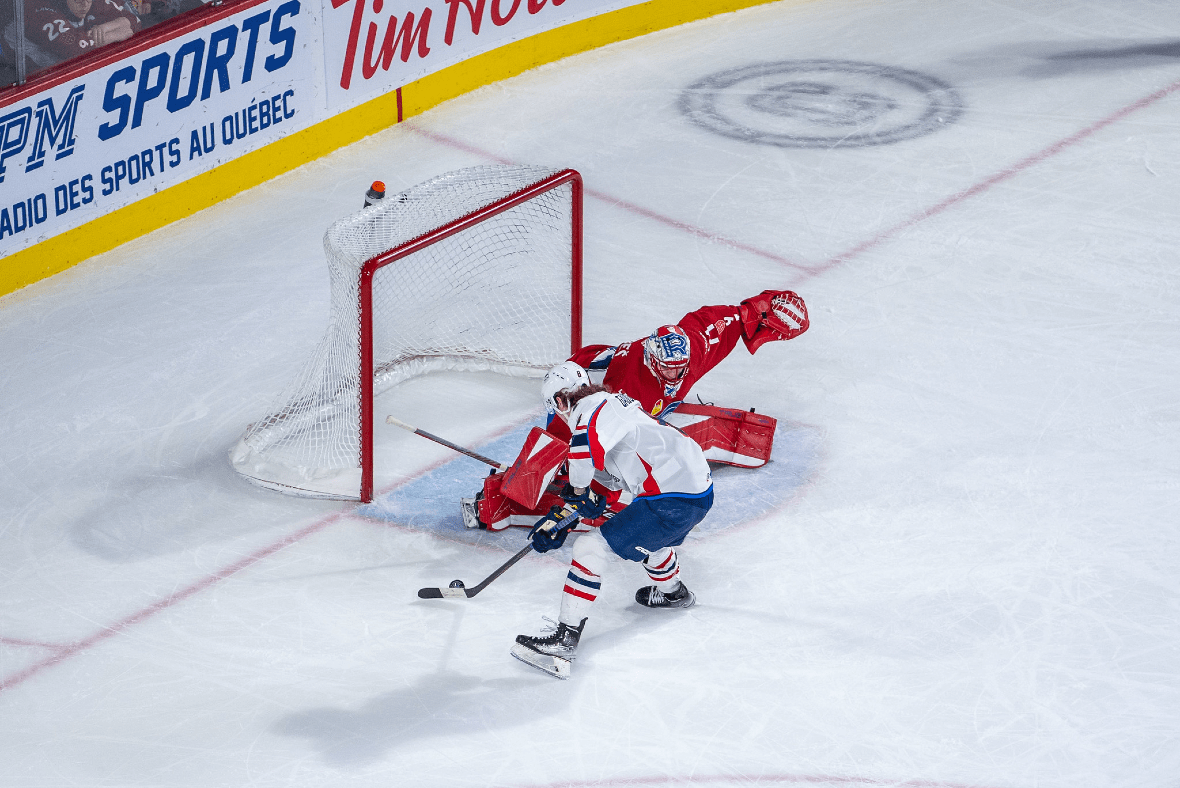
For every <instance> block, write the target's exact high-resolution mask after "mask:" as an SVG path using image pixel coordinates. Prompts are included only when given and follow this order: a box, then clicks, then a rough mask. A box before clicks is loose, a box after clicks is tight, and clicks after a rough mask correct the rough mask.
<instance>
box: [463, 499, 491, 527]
mask: <svg viewBox="0 0 1180 788" xmlns="http://www.w3.org/2000/svg"><path fill="white" fill-rule="evenodd" d="M459 509H460V511H462V513H463V525H465V526H466V527H468V528H487V526H486V525H484V524H483V523H481V522H480V521H479V501H478V500H477V499H475V498H460V499H459Z"/></svg>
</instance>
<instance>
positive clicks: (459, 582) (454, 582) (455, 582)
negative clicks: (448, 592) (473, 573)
mask: <svg viewBox="0 0 1180 788" xmlns="http://www.w3.org/2000/svg"><path fill="white" fill-rule="evenodd" d="M450 587H451V588H466V587H467V586H465V585H463V581H462V580H452V581H451V585H450Z"/></svg>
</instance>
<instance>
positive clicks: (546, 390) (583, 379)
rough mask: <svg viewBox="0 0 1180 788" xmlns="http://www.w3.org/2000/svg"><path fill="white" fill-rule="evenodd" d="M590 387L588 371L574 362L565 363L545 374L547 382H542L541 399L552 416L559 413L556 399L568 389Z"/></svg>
mask: <svg viewBox="0 0 1180 788" xmlns="http://www.w3.org/2000/svg"><path fill="white" fill-rule="evenodd" d="M589 385H590V376H589V375H587V374H586V370H584V369H582V368H581V367H579V366H578V365H577V364H575V363H574V362H572V361H563V362H562V363H560V364H558V365H557V366H556V367H554V368H553V369H551V370H549V371H548V372H546V373H545V380H544V381H542V382H541V397H542V398H543V399H544V400H545V410H547V411H549V413H550V414H554V413H557V402H556V401H554V397H556V396H557V394H558V393H559V392H562V391H565V390H566V389H579V388H581V387H582V386H589Z"/></svg>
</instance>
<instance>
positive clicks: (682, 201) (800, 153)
mask: <svg viewBox="0 0 1180 788" xmlns="http://www.w3.org/2000/svg"><path fill="white" fill-rule="evenodd" d="M841 63H842V64H844V66H843V67H842V69H843V70H841V69H840V68H837V66H835V65H833V64H841ZM766 64H776V65H775V67H774V68H773V69H770V70H769V71H768V72H766V73H763V74H762V76H757V75H755V76H751V74H752V73H754V72H757V71H758V69H759V68H760V67H764V66H765V65H766ZM865 64H870V65H871V66H872V68H868V67H866V65H865ZM767 74H769V76H768V75H767ZM850 74H851V75H860V76H857V77H856V78H855V79H854V78H853V77H851V76H849V75H850ZM866 75H867V76H866ZM907 75H910V76H907ZM912 75H918V76H912ZM861 78H863V79H865V80H867V81H864V82H859V81H857V80H858V79H861ZM907 80H909V81H907ZM923 80H927V81H923ZM916 84H921V85H924V86H925V87H924V88H923V89H922V90H919V89H918V88H915V87H914V85H916ZM694 85H695V86H697V88H695V89H694V90H695V92H694V93H692V94H686V93H685V91H686V89H687V88H689V87H690V86H694ZM718 85H723V86H726V87H722V88H717V86H718ZM702 86H704V87H702ZM714 88H717V89H718V90H721V92H720V93H717V94H716V95H711V94H707V93H706V90H707V89H708V90H712V89H714ZM837 88H838V89H837ZM923 90H925V92H923ZM929 96H935V97H936V98H937V99H938V101H939V102H941V103H939V104H938V105H937V107H936V110H935V111H933V114H931V113H927V112H926V109H928V108H929V106H934V105H933V104H931V105H929V106H928V105H925V104H922V103H921V102H923V101H926V100H927V97H929ZM706 100H709V101H713V103H712V104H707V103H706V104H704V105H701V104H700V102H702V101H706ZM1177 102H1180V6H1177V5H1176V4H1175V3H1170V2H1148V1H1147V0H1123V1H1122V2H1118V3H1098V2H1082V1H1081V0H1059V1H1057V2H1050V1H1049V0H1028V1H1026V2H1014V1H1012V0H1007V1H1006V2H993V3H974V2H967V0H946V1H944V2H936V3H930V2H917V0H897V1H896V2H889V3H838V2H831V1H830V0H822V1H821V2H814V3H809V4H794V3H781V4H774V5H769V6H764V7H759V8H755V9H750V10H748V11H743V12H740V13H736V14H728V15H725V16H721V17H718V18H715V19H712V20H707V21H704V22H701V23H696V24H692V25H688V26H685V27H682V28H678V29H675V30H670V31H665V32H662V33H658V34H655V35H651V36H647V37H644V38H642V39H638V40H635V41H630V42H624V43H621V44H617V45H613V46H610V47H606V48H603V49H601V50H598V51H595V52H591V53H588V54H585V55H582V56H579V57H577V58H573V59H570V60H567V61H563V62H561V63H557V64H553V65H550V66H547V67H543V68H540V69H537V70H535V71H532V72H529V73H528V74H525V75H523V76H522V77H519V78H516V79H513V80H510V81H508V82H504V83H500V84H496V85H493V86H490V87H488V88H485V89H483V90H481V91H478V92H476V93H474V94H472V95H470V96H467V97H464V98H462V99H459V100H456V101H453V102H451V103H449V104H447V105H446V106H443V107H439V108H437V109H436V110H433V111H431V112H429V113H427V114H425V115H423V116H421V117H417V118H414V119H412V120H410V121H409V122H407V123H405V124H402V125H401V126H398V127H396V128H393V129H390V130H388V131H386V132H383V133H381V134H378V135H376V136H374V137H371V138H369V139H366V140H364V141H362V142H360V143H357V144H355V145H353V146H351V147H349V148H348V149H345V150H342V151H340V152H338V153H337V154H334V155H333V156H330V157H328V158H326V159H323V160H321V161H317V162H313V163H310V164H308V165H306V166H305V167H303V168H301V169H299V170H297V171H295V172H292V173H290V174H288V175H284V176H282V177H279V178H277V179H275V180H273V181H271V182H269V183H266V184H264V185H262V186H260V187H258V188H256V189H253V190H251V191H250V192H247V193H245V194H242V195H239V196H237V197H235V198H233V199H230V200H227V201H226V202H224V203H223V204H221V205H218V206H216V207H214V208H211V209H208V210H206V211H203V212H202V213H200V214H198V215H196V216H194V217H193V218H191V219H189V220H186V221H183V222H180V223H177V224H175V225H173V226H171V227H168V228H166V229H164V230H161V231H158V232H156V233H153V234H152V235H150V236H148V237H146V238H143V239H140V240H138V241H136V242H134V243H131V244H128V245H126V246H124V247H122V248H120V249H118V250H116V251H114V252H112V253H110V254H107V255H103V256H101V257H98V258H95V259H93V260H90V261H87V262H86V263H83V264H82V265H79V266H78V267H76V268H74V269H71V270H70V271H68V272H67V273H64V274H62V275H59V276H57V277H55V278H53V279H51V280H49V281H46V282H43V283H40V284H38V285H35V286H33V287H29V288H26V289H25V290H23V291H21V292H19V293H16V294H13V295H10V296H8V297H5V298H4V299H2V300H0V353H2V354H3V355H2V358H3V367H4V369H5V370H6V374H5V375H4V377H3V380H2V382H0V408H2V417H3V423H4V425H5V432H4V440H3V447H4V448H3V451H2V453H0V461H2V463H3V475H2V477H0V478H2V481H0V573H2V574H0V576H2V577H3V579H2V580H0V584H2V585H0V587H2V588H3V593H2V594H0V784H2V785H5V786H19V787H21V788H25V787H26V786H27V787H30V788H31V787H33V786H36V787H38V788H40V787H42V786H46V787H49V786H54V787H56V786H70V785H78V786H194V787H195V786H201V788H207V787H208V786H260V787H261V786H280V785H281V786H296V785H297V786H317V788H327V787H330V786H350V788H351V787H352V786H411V787H414V788H416V787H418V786H488V785H494V786H512V787H515V786H554V787H555V786H591V785H601V786H637V785H639V786H682V785H693V786H704V787H705V788H730V787H731V786H745V785H801V784H806V785H812V786H869V785H872V786H880V785H922V786H972V787H973V788H991V787H995V788H999V787H1000V786H1014V787H1017V786H1062V787H1063V788H1064V787H1065V786H1070V788H1073V787H1074V786H1120V787H1123V786H1125V787H1126V788H1132V787H1134V788H1144V787H1148V786H1159V787H1160V788H1164V787H1165V786H1175V785H1177V779H1178V777H1177V775H1180V572H1178V571H1177V566H1180V539H1178V536H1177V527H1176V522H1177V511H1178V509H1180V507H1178V504H1180V449H1178V447H1180V400H1178V398H1177V394H1176V391H1177V388H1178V386H1180V265H1177V263H1178V253H1177V249H1180V223H1178V222H1177V221H1176V216H1177V207H1178V206H1180V133H1178V131H1180V128H1178V126H1180V115H1178V112H1177V107H1178V106H1180V105H1178V103H1177ZM699 106H712V107H715V108H718V113H719V114H718V115H717V117H711V116H708V114H707V113H706V114H705V115H702V114H700V110H699ZM694 107H697V108H698V109H696V110H694V109H693V108H694ZM686 112H695V113H696V114H691V115H688V114H685V113H686ZM940 113H941V114H940ZM735 117H737V118H739V119H744V121H745V122H746V123H747V124H754V126H753V127H752V126H750V125H747V126H742V127H740V128H738V130H736V131H735V130H734V127H733V126H732V121H733V120H734V118H735ZM939 117H941V118H942V120H941V122H940V121H939ZM801 118H802V119H805V120H806V121H807V122H803V121H801V120H800V119H801ZM727 119H728V120H727ZM756 121H759V122H762V121H764V122H765V123H766V124H767V125H766V126H765V127H756V126H757V124H756ZM727 122H729V123H731V125H729V126H725V125H724V124H725V123H727ZM711 124H712V125H711ZM718 124H721V125H718ZM776 124H777V125H776ZM739 125H740V124H739ZM743 129H744V130H743ZM898 129H902V131H903V132H904V134H903V137H904V138H899V139H895V140H892V141H889V140H882V139H869V138H866V137H865V135H866V134H869V135H870V136H871V135H878V136H879V137H880V136H886V135H887V134H893V133H895V132H896V131H897V130H898ZM898 133H901V132H898ZM776 135H777V138H776ZM789 135H794V137H795V138H797V139H795V141H794V143H795V144H791V140H790V139H784V138H785V137H788V136H789ZM825 135H826V136H827V138H829V140H828V142H826V143H825V142H822V141H821V143H810V144H811V146H810V147H799V146H798V145H802V144H803V143H802V142H800V139H801V138H804V137H809V136H810V137H824V136H825ZM858 135H860V136H859V137H858ZM904 135H909V136H904ZM841 140H844V142H841ZM774 141H777V142H778V143H779V144H770V143H771V142H774ZM851 141H856V144H855V145H852V144H849V143H850V142H851ZM817 145H818V146H817ZM494 161H510V162H521V163H530V164H539V165H552V166H572V167H575V168H577V169H578V170H580V171H581V172H582V173H583V175H584V177H585V179H586V182H587V185H588V187H589V189H590V191H591V194H590V197H589V200H588V203H587V220H586V226H587V251H586V257H587V281H586V293H587V294H586V307H587V309H586V340H587V341H588V342H617V341H622V340H626V339H633V338H635V337H638V336H641V335H643V334H645V333H646V332H647V331H649V330H650V329H651V328H652V327H653V326H654V325H657V324H659V323H663V322H667V321H670V320H675V319H677V318H678V317H679V316H680V315H681V314H683V313H684V312H685V311H687V310H689V309H692V308H695V307H696V306H699V305H700V304H702V303H722V302H733V301H735V300H737V299H740V298H743V297H745V296H748V295H752V294H753V293H756V292H758V291H760V290H762V289H763V288H767V287H784V286H787V287H793V288H795V289H797V290H798V291H799V292H800V293H802V295H803V296H804V297H805V298H806V299H807V302H808V304H809V306H810V308H811V315H812V328H811V330H810V331H809V332H808V333H807V334H806V335H804V336H803V337H800V338H799V339H797V340H794V341H792V342H790V343H782V344H778V345H768V346H766V347H764V348H763V349H762V350H760V351H759V353H758V355H757V356H756V357H751V356H749V355H748V354H746V353H745V351H744V350H738V351H737V352H735V353H734V354H733V356H732V357H731V358H729V359H727V360H726V361H725V362H724V363H723V364H722V365H721V366H720V367H719V368H718V369H717V370H716V371H715V372H713V373H711V375H710V376H709V377H707V378H706V379H705V381H704V382H702V383H701V384H700V385H699V386H698V388H697V390H696V392H697V393H699V394H700V395H701V396H702V397H703V398H704V399H706V400H709V401H714V402H717V403H718V404H724V405H731V406H734V407H749V406H757V408H758V410H759V412H765V413H768V414H771V415H774V416H777V417H778V418H779V419H780V433H779V438H778V441H777V443H776V454H775V462H774V463H773V464H772V465H770V466H767V467H766V468H764V469H761V470H759V471H745V472H743V471H735V470H729V471H722V472H719V473H718V499H717V504H716V508H715V510H714V512H713V513H712V514H711V515H710V519H709V520H707V521H706V522H705V523H704V524H702V526H701V527H700V528H699V529H698V530H697V532H695V533H694V534H693V535H692V537H691V538H690V540H689V541H688V542H687V543H686V545H685V547H684V549H683V551H682V556H681V563H682V566H683V568H684V573H685V578H686V580H687V581H688V583H689V584H690V585H691V587H692V588H693V590H694V592H696V594H697V597H698V600H699V605H698V606H697V607H696V608H693V609H691V610H689V611H681V612H678V613H675V614H667V613H666V612H665V611H651V610H646V609H641V608H639V607H638V606H636V605H635V604H634V602H633V600H632V595H633V593H634V590H635V588H636V587H637V586H638V585H641V584H642V583H643V581H644V578H643V576H642V573H641V572H639V571H638V569H637V567H635V566H633V565H629V564H624V563H623V562H621V561H619V562H616V563H614V564H612V565H610V567H609V568H608V570H607V572H606V574H605V576H604V586H603V593H602V595H601V597H600V599H599V600H598V601H597V602H596V603H595V610H594V615H593V617H592V619H591V621H590V623H589V625H588V626H587V629H586V634H585V637H584V639H583V646H582V648H581V651H580V653H579V656H578V660H577V661H576V662H575V664H574V668H573V676H572V678H571V679H570V680H569V681H567V682H558V681H554V680H552V679H550V678H548V677H545V676H543V675H540V674H538V673H537V672H536V671H535V670H532V669H529V668H528V667H527V666H524V665H521V664H520V663H519V662H517V661H516V660H514V659H512V658H511V657H510V656H509V654H508V649H509V647H510V645H511V643H512V640H513V638H514V636H515V635H516V634H519V633H522V632H530V633H531V632H536V631H539V628H540V626H541V624H542V622H541V616H542V615H550V616H552V615H553V614H554V613H555V612H556V608H557V604H558V592H559V590H560V586H561V580H562V577H563V576H564V572H565V569H564V566H565V564H564V561H565V555H564V554H563V553H556V554H547V555H544V556H532V557H530V558H528V559H526V560H524V561H522V562H521V563H520V564H518V565H517V566H515V567H514V568H513V569H512V570H510V571H509V572H508V573H507V574H505V575H504V576H503V577H502V578H500V579H499V580H497V581H496V583H494V584H493V585H492V586H490V587H489V588H488V589H487V590H486V591H485V592H484V593H482V594H481V595H480V596H479V597H477V598H476V599H473V600H467V601H462V602H460V601H441V600H430V601H426V600H418V599H417V598H416V597H415V592H416V590H417V589H418V588H420V587H422V586H438V585H445V584H446V583H447V582H449V581H450V580H452V579H454V578H462V579H464V580H465V581H467V583H468V584H469V585H470V584H471V583H472V582H473V581H478V580H479V579H481V578H482V577H484V576H486V575H487V574H488V573H489V572H490V571H491V570H492V569H494V568H495V567H496V566H498V565H499V564H500V563H502V562H503V561H504V560H505V559H506V558H507V557H508V556H509V555H511V553H512V552H515V550H516V549H518V547H519V545H521V544H522V538H523V533H522V532H521V531H519V530H512V531H510V532H505V533H503V534H487V533H480V534H474V533H471V532H467V531H464V530H463V529H462V528H461V527H460V525H459V520H458V509H457V505H456V504H455V502H454V501H453V498H454V497H456V496H457V495H458V494H460V493H461V492H465V493H467V494H470V493H471V492H474V491H475V489H477V488H478V484H479V480H480V478H481V477H482V476H483V474H484V473H485V472H486V471H485V469H484V468H483V467H482V466H480V465H479V464H478V463H476V462H474V461H471V460H468V459H455V458H454V457H453V456H451V455H450V454H448V452H447V450H445V449H443V448H441V447H438V446H435V445H433V444H430V443H428V442H426V441H424V440H422V439H421V438H418V437H416V436H413V435H410V434H408V433H405V432H403V431H401V430H397V429H394V428H388V429H385V430H380V431H379V432H380V436H379V440H380V445H379V447H378V452H379V468H380V472H379V479H378V482H379V486H380V487H381V489H382V491H383V495H382V497H381V498H380V499H379V500H378V501H377V502H376V503H374V504H373V505H372V506H369V507H359V508H358V507H353V506H349V505H344V504H340V503H332V502H325V501H315V500H305V499H297V498H289V497H284V496H280V495H277V494H275V493H272V492H268V491H264V490H260V489H256V488H254V487H251V486H250V485H249V484H247V483H246V482H244V481H243V480H242V479H240V478H239V477H237V476H236V475H235V474H234V473H233V471H231V470H230V468H229V465H228V462H227V459H226V453H227V451H228V449H229V447H230V446H231V445H232V444H233V443H234V442H235V441H236V440H237V439H238V437H239V436H240V434H241V431H242V429H243V428H244V427H245V425H246V424H248V423H249V422H250V421H252V420H253V419H255V418H258V417H259V416H260V415H263V411H264V410H265V408H266V407H267V405H268V404H269V403H270V401H271V400H272V398H273V397H274V396H275V394H276V393H277V392H278V391H279V390H280V389H281V388H282V387H283V386H284V384H286V383H287V381H288V380H289V378H290V376H292V375H294V374H295V373H296V371H297V370H298V369H299V367H300V365H301V364H302V361H303V359H304V357H305V356H306V354H307V353H308V352H310V350H311V349H312V347H314V345H315V343H316V341H317V340H318V339H319V336H320V334H321V333H322V331H323V329H324V325H325V321H326V310H327V299H328V294H327V275H326V272H325V267H324V263H323V260H322V252H321V243H320V239H321V236H322V234H323V231H324V228H325V227H326V226H327V225H328V224H329V223H330V222H332V221H333V220H335V219H337V218H338V217H340V216H343V215H345V214H347V213H349V212H351V211H353V210H355V209H356V208H357V207H359V205H360V203H361V201H362V199H363V195H364V192H365V190H366V188H367V187H368V184H369V183H370V182H371V181H372V180H374V179H376V178H379V179H381V180H384V181H385V182H386V184H387V185H388V186H389V188H391V189H394V190H399V189H402V188H405V187H406V186H409V185H412V184H414V183H417V182H420V181H423V180H426V179H427V178H430V177H432V176H434V175H436V174H438V173H440V172H444V171H447V170H450V169H455V168H458V167H463V166H469V165H477V164H484V163H488V162H494ZM538 406H539V403H538V397H537V391H536V383H535V382H533V381H529V380H518V379H511V378H502V377H497V376H493V375H483V374H473V375H459V374H440V375H433V376H429V377H427V378H423V379H419V380H415V381H411V382H409V383H407V384H405V385H404V386H402V387H400V388H398V389H397V390H395V391H394V392H392V393H391V394H389V395H388V396H386V397H384V398H383V399H382V401H381V403H380V406H379V410H378V413H379V414H380V413H395V414H397V415H398V416H399V418H402V419H404V420H406V421H409V422H411V423H414V424H416V425H418V426H420V427H422V428H423V429H426V430H429V431H432V432H436V433H439V434H443V435H445V436H446V437H448V438H450V439H452V440H455V441H457V442H464V443H470V444H472V445H474V446H479V447H483V449H484V450H485V452H493V451H494V452H496V453H497V454H498V455H503V456H507V455H509V454H511V453H512V452H513V450H514V447H515V444H516V441H517V440H518V438H517V436H518V435H520V434H521V432H522V430H523V429H524V428H525V427H526V426H527V425H529V424H532V423H535V422H536V421H537V420H538V418H539V416H540V413H539V410H538Z"/></svg>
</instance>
